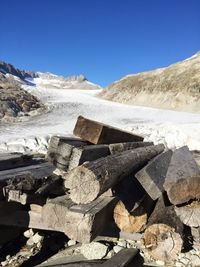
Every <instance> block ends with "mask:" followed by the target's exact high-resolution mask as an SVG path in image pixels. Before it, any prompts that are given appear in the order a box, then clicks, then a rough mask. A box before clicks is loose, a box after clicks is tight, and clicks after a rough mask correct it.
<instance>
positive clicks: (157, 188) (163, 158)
mask: <svg viewBox="0 0 200 267" xmlns="http://www.w3.org/2000/svg"><path fill="white" fill-rule="evenodd" d="M171 156H172V151H171V150H168V151H166V152H163V153H162V154H159V155H158V156H157V157H155V158H153V159H152V160H151V161H150V162H149V163H148V164H147V165H146V166H145V167H144V168H143V169H142V170H140V171H139V172H137V173H136V175H135V177H136V178H137V180H138V182H139V183H140V184H141V185H142V187H143V188H144V189H145V191H146V192H147V194H148V195H149V196H150V197H151V198H152V199H153V200H156V199H158V198H159V197H160V196H161V195H162V193H163V192H164V187H163V184H164V182H165V177H166V173H167V170H168V167H169V163H170V160H171Z"/></svg>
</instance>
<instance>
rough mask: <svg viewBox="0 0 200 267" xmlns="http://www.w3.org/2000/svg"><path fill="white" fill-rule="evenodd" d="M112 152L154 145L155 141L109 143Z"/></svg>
mask: <svg viewBox="0 0 200 267" xmlns="http://www.w3.org/2000/svg"><path fill="white" fill-rule="evenodd" d="M108 146H109V149H110V153H111V154H112V155H113V154H116V153H121V152H123V151H126V150H131V149H134V148H138V147H145V146H153V142H126V143H115V144H110V145H108Z"/></svg>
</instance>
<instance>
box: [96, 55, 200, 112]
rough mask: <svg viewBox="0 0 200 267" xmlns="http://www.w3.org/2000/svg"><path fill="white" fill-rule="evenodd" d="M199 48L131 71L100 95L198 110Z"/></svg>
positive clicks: (132, 103) (156, 105)
mask: <svg viewBox="0 0 200 267" xmlns="http://www.w3.org/2000/svg"><path fill="white" fill-rule="evenodd" d="M199 73H200V52H198V53H197V54H195V55H193V56H192V57H190V58H188V59H186V60H183V61H181V62H178V63H176V64H172V65H170V66H169V67H166V68H160V69H156V70H152V71H148V72H142V73H137V74H130V75H127V76H125V77H123V78H122V79H120V80H118V81H116V82H114V83H112V84H111V85H109V86H108V87H107V88H106V90H104V91H102V92H101V93H100V94H99V97H101V98H104V99H107V100H112V101H116V102H120V103H126V104H131V105H141V106H150V107H156V108H164V109H174V110H179V111H186V112H197V113H199V112H200V108H199V107H200V75H199Z"/></svg>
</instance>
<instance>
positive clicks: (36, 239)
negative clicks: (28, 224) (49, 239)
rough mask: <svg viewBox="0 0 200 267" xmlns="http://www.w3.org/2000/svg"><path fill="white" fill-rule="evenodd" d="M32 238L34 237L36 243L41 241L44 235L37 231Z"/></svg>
mask: <svg viewBox="0 0 200 267" xmlns="http://www.w3.org/2000/svg"><path fill="white" fill-rule="evenodd" d="M32 239H33V242H34V243H35V244H37V243H40V242H41V241H42V240H43V236H41V235H39V234H38V233H36V234H35V235H34V236H33V237H32Z"/></svg>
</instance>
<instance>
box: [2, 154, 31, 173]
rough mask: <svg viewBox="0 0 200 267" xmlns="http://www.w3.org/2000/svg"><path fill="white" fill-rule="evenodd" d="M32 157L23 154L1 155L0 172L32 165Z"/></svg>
mask: <svg viewBox="0 0 200 267" xmlns="http://www.w3.org/2000/svg"><path fill="white" fill-rule="evenodd" d="M32 161H33V159H32V156H31V155H28V154H22V153H1V154H0V171H2V170H8V169H13V168H16V167H22V166H26V165H29V164H31V162H32Z"/></svg>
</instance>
